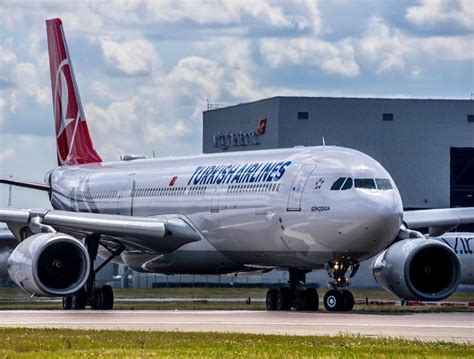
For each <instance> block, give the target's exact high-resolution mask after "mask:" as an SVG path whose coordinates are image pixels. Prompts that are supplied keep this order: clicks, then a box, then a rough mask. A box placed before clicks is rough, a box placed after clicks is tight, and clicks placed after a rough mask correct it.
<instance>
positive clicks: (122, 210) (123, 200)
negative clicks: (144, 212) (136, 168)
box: [117, 174, 135, 216]
mask: <svg viewBox="0 0 474 359" xmlns="http://www.w3.org/2000/svg"><path fill="white" fill-rule="evenodd" d="M134 191H135V174H131V175H129V176H128V177H127V180H126V181H125V183H124V184H123V186H122V188H121V189H120V191H119V194H118V203H117V214H120V215H122V216H133V193H134Z"/></svg>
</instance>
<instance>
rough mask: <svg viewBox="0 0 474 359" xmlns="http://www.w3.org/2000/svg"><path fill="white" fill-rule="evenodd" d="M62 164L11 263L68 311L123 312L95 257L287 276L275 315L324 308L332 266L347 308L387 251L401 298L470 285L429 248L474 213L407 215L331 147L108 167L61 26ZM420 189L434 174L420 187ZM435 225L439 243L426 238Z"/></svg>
mask: <svg viewBox="0 0 474 359" xmlns="http://www.w3.org/2000/svg"><path fill="white" fill-rule="evenodd" d="M46 27H47V35H48V49H49V60H50V71H51V86H52V97H53V107H54V118H55V121H56V138H57V160H58V167H57V168H55V169H53V170H52V171H51V172H50V173H49V174H48V175H47V178H46V183H45V184H39V183H31V182H23V181H17V180H11V179H5V178H4V179H2V180H1V182H3V183H10V184H14V185H19V186H24V187H29V188H35V189H38V190H44V191H46V192H48V193H49V196H50V201H51V204H52V207H53V208H54V209H53V210H33V209H15V208H10V207H9V208H0V221H1V222H5V223H7V225H8V227H9V228H10V229H11V230H12V232H13V233H14V235H15V237H16V238H17V240H18V241H20V243H19V245H18V246H17V247H16V249H15V250H14V252H13V253H12V254H11V256H10V258H9V260H8V270H9V273H10V276H11V278H12V279H13V280H14V281H15V282H16V283H17V284H18V285H19V286H20V287H22V288H23V289H24V290H26V291H27V292H28V293H31V294H33V295H38V296H60V297H63V306H64V309H84V308H85V307H86V306H87V305H89V306H91V307H92V308H94V309H111V308H112V306H113V292H112V288H111V287H110V286H102V287H98V286H97V285H96V283H95V274H96V273H97V271H99V270H100V269H101V268H102V266H99V267H97V268H94V266H95V265H94V262H95V259H96V256H97V255H101V256H103V257H105V258H107V260H106V262H105V263H108V262H109V261H116V262H119V263H125V264H126V265H128V266H129V267H131V268H133V270H136V271H140V272H147V273H196V274H197V273H209V274H212V273H214V274H218V273H233V272H245V271H255V270H262V271H269V270H272V269H286V270H288V271H289V283H288V286H286V287H283V288H271V289H269V290H268V292H267V300H266V306H267V309H268V310H289V309H291V308H293V309H296V310H317V309H318V303H319V298H318V292H317V291H316V289H315V288H308V287H307V286H306V285H305V276H306V273H308V272H310V271H312V270H315V269H324V270H326V271H327V272H328V274H329V280H330V285H331V286H332V289H331V290H329V291H328V292H327V293H326V295H325V296H324V306H325V307H326V309H327V310H329V311H347V310H351V309H352V307H353V306H354V297H353V295H352V294H351V292H350V291H349V290H347V289H346V288H347V286H348V285H349V284H350V280H351V278H352V277H353V276H354V275H355V274H356V273H357V269H358V266H359V263H360V262H361V261H363V260H365V259H367V258H369V257H372V256H374V255H376V254H377V253H380V254H379V257H378V259H377V261H376V263H375V265H374V274H375V276H376V279H377V281H378V282H379V283H380V284H381V285H382V286H383V287H384V288H385V289H387V290H388V291H390V292H392V293H393V294H395V295H397V296H399V297H400V298H403V299H422V300H424V299H426V300H440V299H443V298H445V297H447V296H449V295H451V294H452V293H453V292H454V291H455V290H456V288H457V286H458V283H459V279H460V264H459V259H458V257H457V256H456V253H455V252H454V251H453V249H452V248H451V247H450V246H449V245H447V244H446V243H443V242H440V241H438V240H433V239H430V238H429V236H430V235H431V236H438V235H440V234H442V233H444V232H446V231H448V230H449V229H451V228H453V227H455V226H456V225H458V224H460V223H472V222H474V209H473V208H456V209H439V210H426V211H412V212H404V211H403V206H402V201H401V199H400V194H399V192H398V190H397V187H396V185H395V183H394V181H393V179H392V178H391V177H390V175H389V174H388V172H387V171H386V170H385V169H384V168H383V167H382V166H381V165H380V164H379V163H378V162H377V161H375V160H374V159H373V158H371V157H369V156H367V155H365V154H363V153H361V152H358V151H355V150H351V149H348V148H341V147H334V146H322V147H298V148H289V149H277V150H264V151H249V152H238V153H222V154H210V155H200V156H190V157H181V158H172V159H136V160H133V158H132V160H130V161H120V162H112V163H104V162H102V160H101V157H100V155H99V154H98V153H97V151H96V150H95V148H94V146H93V144H92V140H91V137H90V135H89V130H88V127H87V122H86V118H85V115H84V111H83V109H82V105H81V101H80V97H79V92H78V87H77V84H76V81H75V77H74V72H73V69H72V64H71V57H70V55H69V52H68V48H67V45H66V41H65V37H64V32H63V27H62V24H61V21H60V20H59V19H52V20H47V21H46ZM420 180H422V179H420ZM427 227H429V235H428V236H424V235H423V234H421V233H420V232H417V231H415V230H414V229H417V228H427Z"/></svg>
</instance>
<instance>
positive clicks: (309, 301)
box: [303, 288, 319, 311]
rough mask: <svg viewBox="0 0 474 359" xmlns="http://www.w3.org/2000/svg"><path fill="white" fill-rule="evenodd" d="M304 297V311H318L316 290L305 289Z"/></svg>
mask: <svg viewBox="0 0 474 359" xmlns="http://www.w3.org/2000/svg"><path fill="white" fill-rule="evenodd" d="M303 295H304V304H305V305H304V310H308V311H317V310H318V309H319V296H318V291H317V290H316V288H306V290H305V291H304V293H303Z"/></svg>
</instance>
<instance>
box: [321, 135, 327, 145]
mask: <svg viewBox="0 0 474 359" xmlns="http://www.w3.org/2000/svg"><path fill="white" fill-rule="evenodd" d="M321 138H322V139H323V146H326V141H325V140H324V136H322V137H321Z"/></svg>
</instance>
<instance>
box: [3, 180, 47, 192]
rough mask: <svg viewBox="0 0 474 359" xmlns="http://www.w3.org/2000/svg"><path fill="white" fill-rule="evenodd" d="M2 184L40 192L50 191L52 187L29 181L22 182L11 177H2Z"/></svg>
mask: <svg viewBox="0 0 474 359" xmlns="http://www.w3.org/2000/svg"><path fill="white" fill-rule="evenodd" d="M0 183H4V184H9V185H12V186H18V187H25V188H31V189H36V190H39V191H48V192H49V191H50V189H51V187H49V185H47V184H45V183H37V182H29V181H20V180H16V179H13V178H10V177H0Z"/></svg>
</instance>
